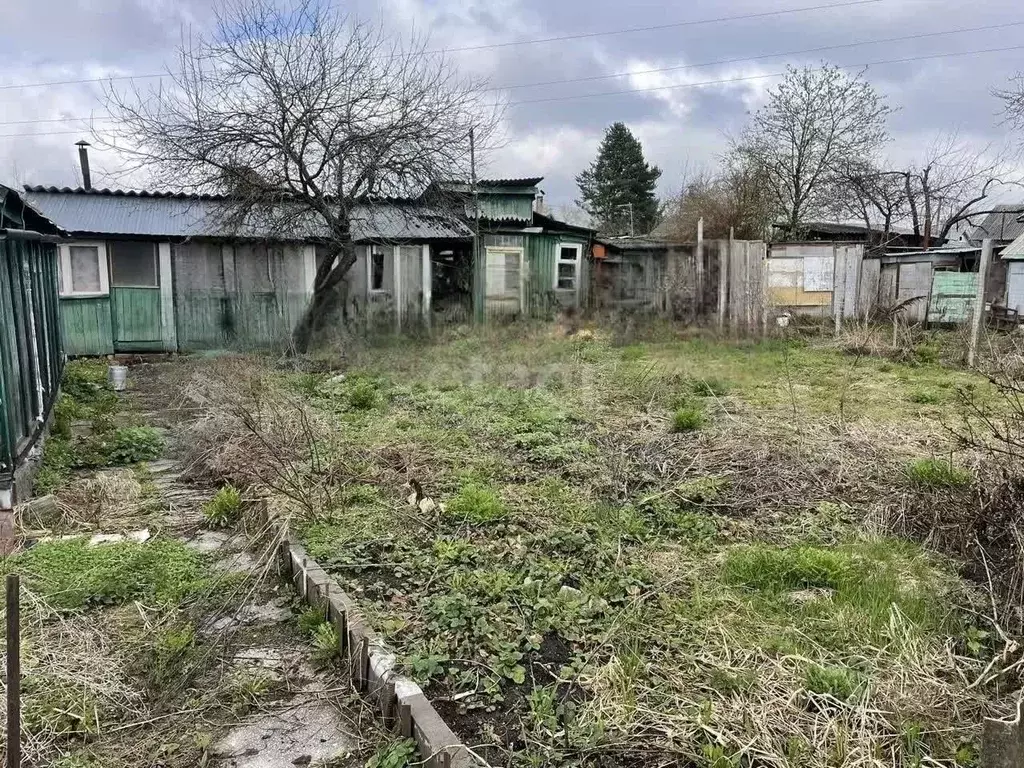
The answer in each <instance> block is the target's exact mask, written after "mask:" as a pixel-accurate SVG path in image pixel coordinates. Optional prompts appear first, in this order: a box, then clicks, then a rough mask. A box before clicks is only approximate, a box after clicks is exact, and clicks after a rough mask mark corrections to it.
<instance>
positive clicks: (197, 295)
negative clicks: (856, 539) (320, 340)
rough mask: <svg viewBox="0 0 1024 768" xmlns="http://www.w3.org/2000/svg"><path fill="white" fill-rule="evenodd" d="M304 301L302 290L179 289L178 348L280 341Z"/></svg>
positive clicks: (176, 311)
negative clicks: (259, 291)
mask: <svg viewBox="0 0 1024 768" xmlns="http://www.w3.org/2000/svg"><path fill="white" fill-rule="evenodd" d="M308 303H309V295H308V294H306V293H280V294H275V293H249V294H225V293H223V292H221V291H188V292H187V293H185V292H183V293H179V294H178V296H177V297H176V301H175V307H174V315H175V321H176V324H177V334H178V348H179V349H180V350H182V351H183V352H184V351H190V350H200V349H238V350H249V349H262V348H266V347H272V346H276V345H280V344H283V343H285V342H286V341H287V340H288V339H289V338H290V336H291V331H292V328H293V326H294V324H295V322H296V321H297V319H298V318H299V316H301V314H302V312H303V310H305V308H306V305H307V304H308Z"/></svg>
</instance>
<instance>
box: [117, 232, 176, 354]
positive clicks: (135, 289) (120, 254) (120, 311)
mask: <svg viewBox="0 0 1024 768" xmlns="http://www.w3.org/2000/svg"><path fill="white" fill-rule="evenodd" d="M107 252H108V255H109V258H110V316H111V320H112V321H113V330H114V350H115V351H117V352H146V351H149V350H156V349H161V348H162V346H163V322H162V321H161V317H160V278H159V267H158V265H157V248H156V243H152V242H145V241H130V240H119V241H114V242H111V243H108V244H107Z"/></svg>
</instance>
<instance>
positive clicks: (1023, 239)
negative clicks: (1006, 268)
mask: <svg viewBox="0 0 1024 768" xmlns="http://www.w3.org/2000/svg"><path fill="white" fill-rule="evenodd" d="M1000 256H1001V257H1002V258H1004V259H1024V232H1022V233H1021V234H1020V235H1019V236H1018V237H1017V239H1016V240H1014V241H1013V242H1012V243H1010V244H1009V245H1008V246H1006V247H1005V248H1003V252H1002V253H1001V254H1000Z"/></svg>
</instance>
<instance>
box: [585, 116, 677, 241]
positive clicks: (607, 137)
mask: <svg viewBox="0 0 1024 768" xmlns="http://www.w3.org/2000/svg"><path fill="white" fill-rule="evenodd" d="M660 176H661V169H660V168H657V167H655V166H653V165H649V164H648V163H647V161H646V160H645V159H644V150H643V147H642V146H641V145H640V141H639V140H638V139H637V138H636V136H634V135H633V134H632V132H631V131H630V130H629V128H627V127H626V125H625V123H614V124H613V125H611V126H610V127H609V128H608V130H606V131H605V133H604V139H603V140H602V141H601V146H600V147H599V148H598V150H597V159H596V160H595V161H594V162H593V163H591V164H590V167H589V168H587V169H586V170H585V171H583V172H582V173H581V174H579V175H578V176H577V177H576V184H577V185H578V186H579V188H580V199H579V200H578V201H577V204H578V205H579V206H580V207H582V208H583V209H584V210H585V211H586V212H587V213H589V214H590V215H591V216H592V217H593V218H594V221H595V222H596V225H597V228H598V230H599V231H600V232H602V233H603V234H607V235H628V234H629V229H630V207H632V214H633V229H634V231H635V233H636V234H638V235H640V234H646V233H648V232H650V231H651V230H652V229H654V226H655V225H656V224H657V223H658V199H657V198H656V197H655V196H654V189H655V185H656V184H657V183H658V178H659V177H660Z"/></svg>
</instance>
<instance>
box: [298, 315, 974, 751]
mask: <svg viewBox="0 0 1024 768" xmlns="http://www.w3.org/2000/svg"><path fill="white" fill-rule="evenodd" d="M517 334H518V335H517ZM855 359H856V358H854V357H853V356H851V355H847V354H843V353H842V352H840V351H837V350H835V349H825V348H817V347H813V346H811V345H809V344H807V343H801V342H787V341H781V340H772V341H765V342H757V343H749V342H740V343H722V342H716V341H712V340H708V339H704V338H691V339H682V340H680V339H679V338H678V337H675V336H670V335H668V334H665V335H662V336H658V337H656V338H651V339H646V340H645V341H644V343H643V344H642V345H639V344H638V345H634V346H626V347H617V346H614V345H612V344H610V343H607V342H606V340H605V339H602V338H601V337H600V336H599V337H598V338H597V339H594V340H588V341H586V342H574V341H572V340H564V339H554V338H552V337H551V336H550V335H549V334H547V333H546V332H545V333H529V332H523V330H522V329H517V330H516V331H507V332H505V331H501V332H499V331H485V332H483V333H481V334H477V333H467V334H464V335H462V336H461V337H459V338H451V339H445V340H442V341H441V342H439V343H434V344H430V345H426V346H415V345H411V344H409V343H406V342H402V343H396V344H395V345H394V346H386V347H381V348H376V349H372V350H365V351H362V350H357V351H356V352H354V353H353V355H352V360H351V363H352V367H353V369H354V370H358V371H359V373H358V374H355V375H353V376H352V377H351V378H350V379H349V380H346V381H345V382H344V383H342V384H338V385H326V384H325V385H318V386H317V387H316V388H315V390H313V391H314V394H311V395H310V399H309V403H310V405H311V407H313V408H314V409H315V411H316V412H317V416H318V417H322V418H324V419H325V420H327V421H328V423H329V426H328V427H326V428H325V429H324V431H323V432H322V433H320V440H321V447H322V448H323V450H324V453H325V455H330V456H334V457H344V459H345V464H344V466H345V467H346V471H347V472H349V474H348V475H344V474H343V475H341V479H343V480H344V481H345V484H344V485H343V486H341V487H339V489H338V491H337V493H336V494H335V496H334V499H335V503H334V507H333V508H332V509H330V510H324V511H323V513H322V514H320V515H318V516H317V518H316V519H304V520H297V521H296V525H297V530H298V532H299V534H300V536H301V537H302V539H303V541H304V543H305V544H306V546H307V549H308V550H309V552H310V554H311V555H312V556H314V557H315V558H317V560H318V561H319V562H321V563H323V564H324V565H325V566H326V567H327V568H328V569H329V570H331V571H332V573H333V574H334V575H335V576H336V577H337V578H338V579H339V580H340V581H341V582H342V584H343V586H345V587H346V588H347V589H348V590H350V591H351V592H352V593H353V594H358V595H359V596H360V601H361V605H362V606H363V608H364V610H365V611H366V612H367V613H368V614H370V617H371V619H372V623H373V624H374V626H375V627H377V628H378V629H379V630H380V631H381V632H382V633H383V634H384V636H385V637H386V638H387V640H388V641H389V643H391V644H392V645H393V646H394V647H395V648H396V650H397V651H398V654H399V659H400V663H401V664H402V665H403V667H404V669H405V670H406V671H407V672H408V673H409V674H411V675H412V676H414V677H415V678H417V679H418V680H419V681H420V682H421V684H423V685H424V686H425V687H426V689H427V691H428V693H429V694H431V695H433V696H436V697H438V698H439V699H440V700H441V701H444V702H446V704H445V707H447V708H448V710H449V711H446V713H445V714H446V717H449V718H450V719H451V721H452V722H453V723H454V724H455V725H456V727H457V728H459V729H461V730H460V735H463V737H464V738H465V739H467V740H469V741H472V742H473V743H482V744H488V745H491V746H489V747H487V748H486V749H487V751H488V753H489V757H490V758H491V762H492V763H494V764H508V765H516V766H519V765H551V766H559V765H568V764H573V765H577V764H578V765H583V766H587V768H591V767H592V766H595V765H599V764H601V761H602V760H605V761H607V760H618V761H619V762H623V763H630V764H647V763H648V762H653V761H660V762H664V763H665V764H672V763H673V761H674V762H677V763H679V764H687V765H712V764H713V765H723V766H725V765H729V766H730V768H734V766H736V765H742V764H744V763H743V761H744V760H749V759H750V756H751V755H753V754H757V755H763V756H764V759H765V760H766V762H773V763H778V764H779V765H786V764H793V765H802V766H806V767H807V768H822V767H823V766H826V765H828V766H843V768H848V767H849V766H858V768H860V766H865V765H867V764H868V763H865V762H864V761H863V760H862V759H861V757H856V756H857V755H859V756H864V755H876V754H883V753H884V754H886V755H889V754H896V755H902V752H901V750H904V749H905V743H906V738H905V734H904V727H903V726H904V720H907V719H910V718H919V719H922V720H923V721H926V722H927V730H928V732H929V733H930V734H941V735H935V736H933V737H930V738H929V739H928V740H926V741H928V743H927V744H926V746H924V747H922V748H921V749H923V750H924V753H925V754H926V755H927V756H929V757H930V758H931V759H934V760H936V761H939V763H940V764H944V765H945V764H951V763H948V761H949V760H951V759H953V757H952V756H953V755H954V754H955V753H956V750H957V749H958V748H959V745H960V743H961V742H970V741H971V740H972V739H973V735H972V733H973V732H972V731H971V730H970V727H968V726H965V725H964V720H963V713H964V712H968V711H969V712H971V713H972V715H971V717H973V716H974V713H978V712H980V708H979V707H980V704H979V702H980V699H979V696H980V695H981V694H980V693H979V692H977V691H973V690H966V689H965V687H964V686H963V685H960V684H959V683H950V682H949V681H950V679H951V678H950V677H949V675H948V672H947V671H945V668H946V667H947V666H948V665H949V649H950V648H961V649H964V652H965V653H964V654H963V655H961V656H957V660H956V661H955V662H954V663H955V664H956V665H959V666H958V672H957V674H958V675H959V676H960V677H958V678H957V679H958V680H960V679H974V678H975V677H976V676H977V675H978V674H980V672H981V671H982V669H983V667H984V664H985V663H987V660H988V658H987V656H988V655H990V653H991V649H990V648H989V645H988V643H987V641H986V640H985V639H984V638H983V637H982V635H983V634H984V630H979V628H978V627H975V626H973V624H974V623H975V621H976V619H974V618H973V616H974V613H973V611H974V610H975V608H977V606H971V603H972V600H974V597H973V594H972V593H971V592H970V590H969V589H967V588H965V587H964V586H963V585H962V584H961V582H960V581H959V580H958V578H957V576H956V574H955V573H954V572H953V570H952V569H951V567H950V566H949V565H948V564H945V563H943V562H941V561H938V560H936V559H933V558H932V557H930V556H929V555H928V553H927V552H926V551H925V550H923V549H922V548H921V547H919V546H917V545H914V544H910V543H908V542H906V541H903V540H900V539H896V538H886V537H878V538H871V537H867V536H866V534H864V532H863V531H861V530H859V528H860V525H859V524H860V520H861V518H862V515H863V514H864V512H865V510H866V509H871V508H887V507H885V505H886V504H888V503H889V502H891V500H892V499H894V498H897V499H898V498H902V497H903V496H904V494H915V493H918V488H917V487H916V486H912V487H911V488H910V489H909V490H908V486H907V483H906V482H904V481H903V480H902V478H900V477H899V475H898V473H892V476H881V477H880V473H879V472H878V471H877V469H878V467H879V466H890V465H891V463H892V462H893V461H899V460H900V459H893V457H892V456H891V454H890V453H889V451H890V450H891V449H892V448H893V447H894V446H895V445H898V444H899V443H900V439H899V437H897V436H903V435H904V434H907V435H913V436H927V438H928V439H930V440H934V438H935V435H936V434H937V432H936V422H934V421H932V420H933V418H934V417H935V413H936V409H932V408H921V407H920V405H921V403H914V402H911V397H912V393H913V392H915V391H917V390H922V391H929V392H931V391H935V392H940V393H941V392H946V391H951V390H952V388H954V387H956V386H959V385H960V384H961V383H972V384H975V385H977V386H979V387H984V384H983V383H981V382H980V380H978V379H977V378H976V377H974V376H972V375H970V374H965V373H960V372H956V371H950V370H947V369H943V368H941V367H939V366H938V365H934V364H932V363H927V364H919V363H918V362H917V361H915V364H914V365H910V364H907V363H901V362H896V361H889V360H880V359H876V358H862V359H857V363H856V365H854V361H855ZM360 380H365V381H373V382H377V384H375V385H374V386H375V393H376V394H375V397H374V399H373V402H372V403H371V404H369V407H366V408H363V407H356V406H355V404H354V403H353V401H352V398H351V391H352V389H351V388H352V387H353V386H354V385H353V383H352V382H358V381H360ZM723 397H727V398H728V399H727V401H723V403H722V404H721V405H722V407H724V408H726V409H727V410H728V412H729V414H730V418H729V419H728V420H724V419H723V420H722V423H721V424H720V425H719V424H716V429H715V430H714V433H713V434H702V435H701V436H700V439H681V438H678V437H675V436H673V435H667V434H666V425H665V417H666V416H667V417H668V419H669V422H670V423H669V425H668V428H669V430H670V431H675V430H676V429H677V428H680V429H682V430H684V431H693V430H694V429H701V428H702V427H703V426H704V424H705V421H704V419H705V410H704V409H705V408H707V409H709V410H710V409H711V407H712V406H715V408H716V410H718V407H719V406H718V403H717V402H716V399H721V398H723ZM840 398H845V405H844V409H845V412H844V420H840V419H838V418H837V417H838V415H839V413H840V411H839V402H840ZM677 408H680V409H685V410H686V413H685V415H684V416H683V417H682V419H681V421H680V422H679V424H678V425H677V424H676V423H675V409H677ZM853 422H856V424H855V427H850V424H851V423H853ZM837 423H839V424H841V425H842V426H839V427H837V426H836V425H837ZM876 431H877V432H878V435H879V436H876V434H875V432H876ZM862 432H863V433H866V434H868V435H869V436H870V438H871V439H866V440H865V439H862V435H861V433H862ZM411 478H415V479H416V480H417V482H419V483H420V484H421V485H422V487H423V489H424V492H425V493H426V495H427V496H429V497H430V498H432V499H433V500H434V501H435V502H436V503H437V504H438V505H439V507H438V509H437V512H436V513H430V514H421V513H419V512H418V511H415V510H411V509H410V507H409V506H408V504H407V502H406V500H405V496H406V494H407V493H408V490H407V487H404V484H405V483H407V482H408V481H409V480H410V479H411ZM981 610H982V612H984V606H982V607H981ZM321 621H322V616H316V617H315V621H314V618H311V619H310V627H309V628H308V630H309V631H310V632H314V631H316V627H317V626H319V625H320V622H321ZM979 631H980V632H981V633H982V634H979ZM972 648H973V650H970V649H972ZM911 672H912V673H913V674H911ZM953 700H955V701H956V705H955V706H956V708H957V711H958V712H960V714H958V715H956V716H954V715H953V714H952V712H953V709H951V708H945V707H944V706H926V707H924V709H926V710H927V711H926V712H924V713H923V714H922V712H921V709H922V707H921V706H920V702H922V701H928V702H936V701H953ZM958 718H959V719H958ZM524 733H526V734H528V735H529V736H528V738H525V739H524V737H523V734H524ZM709 733H713V734H716V735H715V737H714V738H715V740H716V743H714V744H708V743H705V740H704V735H706V734H709ZM672 734H675V735H672ZM839 734H845V736H840V735H839ZM843 738H848V739H849V742H848V744H847V745H846V746H844V745H843V744H842V743H841V741H842V739H843ZM843 750H846V751H845V752H844V751H843ZM758 759H760V758H758ZM865 759H866V758H865ZM896 759H897V760H900V759H902V757H897V758H896ZM723 761H725V762H723ZM787 761H788V762H787ZM942 761H947V762H945V763H943V762H942Z"/></svg>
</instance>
